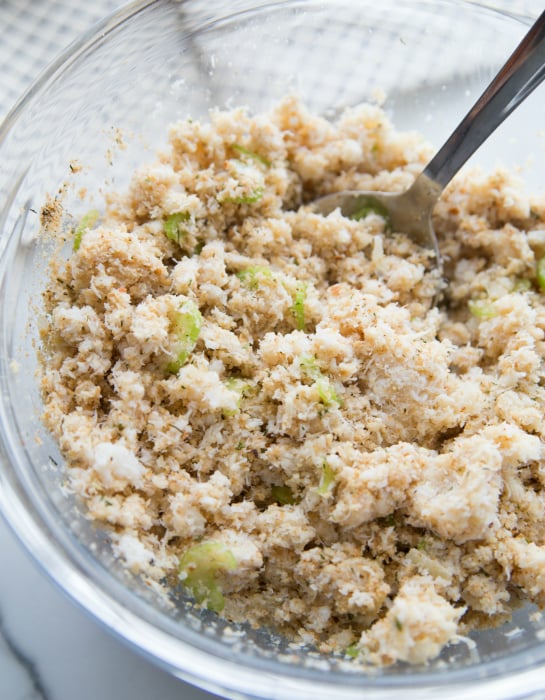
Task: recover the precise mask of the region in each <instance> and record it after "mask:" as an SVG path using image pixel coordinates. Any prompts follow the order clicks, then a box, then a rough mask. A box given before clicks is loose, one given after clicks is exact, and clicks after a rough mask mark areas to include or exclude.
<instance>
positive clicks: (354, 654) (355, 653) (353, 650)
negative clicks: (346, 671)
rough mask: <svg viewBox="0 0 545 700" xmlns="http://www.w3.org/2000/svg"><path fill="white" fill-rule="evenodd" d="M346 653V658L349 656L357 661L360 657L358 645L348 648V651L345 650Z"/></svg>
mask: <svg viewBox="0 0 545 700" xmlns="http://www.w3.org/2000/svg"><path fill="white" fill-rule="evenodd" d="M344 653H345V655H346V656H349V657H350V658H351V659H355V658H356V657H357V656H358V655H359V653H360V650H359V649H358V645H357V644H351V645H350V646H349V647H346V649H345V650H344Z"/></svg>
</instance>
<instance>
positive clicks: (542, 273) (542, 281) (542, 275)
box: [536, 255, 545, 290]
mask: <svg viewBox="0 0 545 700" xmlns="http://www.w3.org/2000/svg"><path fill="white" fill-rule="evenodd" d="M536 279H537V283H538V285H539V288H540V289H543V290H545V255H544V256H543V257H542V258H540V259H539V260H538V261H537V268H536Z"/></svg>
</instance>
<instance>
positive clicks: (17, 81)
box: [0, 0, 544, 120]
mask: <svg viewBox="0 0 545 700" xmlns="http://www.w3.org/2000/svg"><path fill="white" fill-rule="evenodd" d="M233 2H234V4H236V3H235V0H233ZM357 2H358V0H354V3H357ZM122 4H123V3H122V2H120V0H93V2H88V0H0V29H1V31H0V120H1V119H2V118H3V117H4V116H5V115H6V114H7V112H8V110H9V109H10V108H11V107H12V106H13V105H14V104H15V102H16V101H17V99H18V98H19V97H20V96H21V95H22V94H23V93H24V91H25V90H26V89H27V88H28V87H29V86H30V85H31V84H32V82H33V81H34V79H35V78H36V77H37V76H38V75H39V74H40V72H41V71H42V70H43V68H45V66H46V65H47V64H48V63H50V62H51V61H52V60H53V59H54V58H55V57H56V56H57V55H58V54H59V53H60V52H61V51H62V50H63V49H64V48H66V47H67V46H68V44H70V43H71V42H72V41H73V40H74V39H76V38H77V37H78V36H79V35H80V34H81V33H82V32H84V31H86V30H88V29H89V28H91V27H92V25H93V24H94V23H95V22H97V21H98V20H100V19H102V18H103V17H105V16H106V15H108V14H110V13H111V12H113V11H114V10H115V9H116V8H118V7H120V6H121V5H122ZM482 4H486V5H489V6H491V7H497V8H498V9H502V10H505V11H508V12H510V13H514V14H522V15H527V16H529V17H537V15H539V13H540V12H541V11H542V10H543V9H544V3H543V2H542V1H540V0H495V1H493V2H483V3H482ZM182 7H183V6H182ZM437 17H438V26H437V28H435V27H434V28H433V29H434V30H436V31H437V33H439V34H440V33H441V31H443V32H444V31H448V26H445V25H444V23H442V22H441V19H442V16H441V13H438V15H437Z"/></svg>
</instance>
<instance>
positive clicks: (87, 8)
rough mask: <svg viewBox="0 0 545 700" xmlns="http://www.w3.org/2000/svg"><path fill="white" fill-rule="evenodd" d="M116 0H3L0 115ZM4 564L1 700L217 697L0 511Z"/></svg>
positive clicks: (0, 577)
mask: <svg viewBox="0 0 545 700" xmlns="http://www.w3.org/2000/svg"><path fill="white" fill-rule="evenodd" d="M119 4H120V3H119V2H116V0H94V2H92V3H83V2H81V1H79V2H69V0H0V29H1V30H2V32H0V120H1V119H2V116H3V115H4V114H5V113H6V112H7V111H8V109H9V107H10V106H11V105H12V104H13V102H14V101H15V100H16V98H17V97H18V96H19V95H20V94H21V93H22V92H23V90H24V89H25V88H26V87H27V86H28V84H29V83H30V81H31V80H32V78H33V77H35V76H36V75H37V74H38V73H39V71H40V70H41V69H42V68H43V66H44V65H45V64H46V63H47V62H49V60H51V58H52V57H53V56H54V55H55V53H57V52H58V51H60V50H61V49H62V48H64V46H65V45H66V44H68V43H69V42H70V41H71V40H72V39H73V38H74V36H75V35H77V34H78V33H79V32H81V31H83V30H84V29H86V28H87V27H88V26H89V25H90V24H91V23H92V22H93V21H95V20H96V19H98V18H99V17H100V16H101V15H103V14H105V13H107V12H109V11H111V10H113V9H114V8H115V7H116V6H117V5H119ZM495 4H496V5H497V6H500V5H501V6H502V7H504V8H506V9H510V10H511V11H514V10H518V11H523V12H528V13H529V14H537V13H538V12H539V11H541V9H542V8H543V4H542V2H539V1H536V0H501V1H500V0H498V1H497V2H496V3H495ZM78 7H79V9H78ZM55 20H57V23H58V24H57V27H58V33H57V35H56V38H55V37H54V38H53V39H51V36H49V38H48V37H47V36H46V34H45V33H44V26H47V25H48V23H49V25H51V26H53V27H54V26H55V25H54V21H55ZM23 21H28V22H30V25H32V26H33V28H34V34H32V36H33V39H32V42H28V41H25V40H24V39H25V38H24V36H23V37H21V32H19V33H17V32H9V31H6V30H9V28H10V26H11V27H18V28H19V29H20V28H21V26H22V24H21V23H22V22H23ZM33 22H34V24H32V23H33ZM44 23H45V25H44ZM17 38H19V39H20V43H19V44H18V43H17ZM23 51H27V53H26V54H24V53H23ZM0 562H1V569H0V571H1V573H0V700H113V699H114V698H115V699H116V700H128V699H129V698H130V700H149V699H150V698H155V699H157V700H174V699H176V700H207V699H208V700H210V699H212V698H213V697H214V696H212V695H210V694H208V693H205V692H203V691H200V690H198V689H195V688H192V687H190V686H188V685H187V684H185V683H182V682H180V681H178V680H176V679H174V678H172V677H170V676H169V675H167V674H166V673H164V672H163V671H161V670H159V669H157V668H155V667H154V666H153V665H152V664H151V663H149V662H148V661H147V660H145V659H143V658H141V657H140V656H139V655H138V654H136V653H135V652H134V651H132V650H131V649H129V648H127V647H125V646H124V645H123V644H122V643H121V642H119V641H118V640H117V639H114V638H113V637H112V636H111V635H110V634H109V633H107V632H106V631H105V630H103V629H102V628H101V627H99V626H98V624H97V623H96V622H95V621H94V620H92V619H90V618H89V617H88V616H87V615H86V614H85V613H84V612H83V611H81V610H80V609H78V608H77V607H76V606H75V605H74V604H73V603H72V602H71V601H69V600H68V599H67V598H66V596H65V595H64V594H63V593H62V592H61V591H59V590H58V589H57V588H56V587H55V586H53V584H51V582H50V581H49V580H48V578H47V577H46V576H45V574H44V573H43V572H42V571H40V570H39V569H38V568H37V566H36V565H35V563H34V562H33V561H31V560H30V557H29V556H28V554H27V553H26V552H25V551H24V550H23V548H22V546H21V545H20V543H19V542H18V541H17V540H16V539H15V537H14V535H13V534H12V533H11V531H10V530H9V529H8V528H7V526H6V525H5V524H4V522H3V521H2V520H1V519H0Z"/></svg>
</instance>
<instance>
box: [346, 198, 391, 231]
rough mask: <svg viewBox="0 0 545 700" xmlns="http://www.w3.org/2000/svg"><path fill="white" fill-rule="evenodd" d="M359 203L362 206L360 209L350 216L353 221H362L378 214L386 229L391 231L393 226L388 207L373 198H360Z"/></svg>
mask: <svg viewBox="0 0 545 700" xmlns="http://www.w3.org/2000/svg"><path fill="white" fill-rule="evenodd" d="M359 203H360V206H359V207H358V209H356V211H355V212H354V213H353V214H351V215H350V218H351V219H354V221H360V220H361V219H365V218H366V217H367V216H369V215H370V214H377V215H378V216H380V217H382V218H383V219H384V222H385V225H386V229H387V230H391V227H392V226H391V220H390V212H389V211H388V207H386V206H385V205H384V204H383V203H382V202H380V201H379V200H378V199H377V198H376V197H373V196H365V197H360V199H359Z"/></svg>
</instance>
